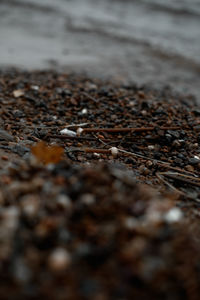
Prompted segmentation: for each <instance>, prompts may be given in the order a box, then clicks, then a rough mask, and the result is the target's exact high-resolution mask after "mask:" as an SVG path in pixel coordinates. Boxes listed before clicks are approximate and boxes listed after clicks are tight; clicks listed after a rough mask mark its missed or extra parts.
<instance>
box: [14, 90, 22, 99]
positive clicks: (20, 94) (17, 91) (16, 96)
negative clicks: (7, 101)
mask: <svg viewBox="0 0 200 300" xmlns="http://www.w3.org/2000/svg"><path fill="white" fill-rule="evenodd" d="M23 95H24V91H23V90H15V91H13V96H14V97H15V98H19V97H21V96H23Z"/></svg>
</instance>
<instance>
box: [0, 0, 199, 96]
mask: <svg viewBox="0 0 200 300" xmlns="http://www.w3.org/2000/svg"><path fill="white" fill-rule="evenodd" d="M199 53H200V0H176V1H173V0H56V1H55V0H0V54H1V55H0V65H1V66H11V65H14V66H19V67H25V68H28V69H33V68H34V69H38V68H49V67H54V68H58V69H64V70H75V71H78V72H80V71H81V72H82V71H87V72H89V73H90V74H94V75H95V76H106V77H109V76H113V77H115V78H116V79H120V80H123V79H124V80H127V79H128V80H134V81H137V82H139V83H147V82H148V83H151V84H152V85H154V86H155V85H158V84H161V85H166V84H172V85H173V86H174V87H175V88H176V89H178V90H184V91H186V92H187V93H194V94H196V95H200V92H199V88H198V86H199V79H200V55H199Z"/></svg>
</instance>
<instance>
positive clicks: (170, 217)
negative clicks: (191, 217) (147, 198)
mask: <svg viewBox="0 0 200 300" xmlns="http://www.w3.org/2000/svg"><path fill="white" fill-rule="evenodd" d="M182 217H183V213H182V211H181V210H180V209H179V208H178V207H174V208H171V209H170V210H169V211H168V212H167V213H166V214H165V221H167V222H168V223H176V222H178V221H180V220H181V218H182Z"/></svg>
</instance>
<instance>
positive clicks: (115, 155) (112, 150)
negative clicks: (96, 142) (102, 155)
mask: <svg viewBox="0 0 200 300" xmlns="http://www.w3.org/2000/svg"><path fill="white" fill-rule="evenodd" d="M109 150H110V152H111V154H112V156H113V157H117V155H118V152H119V151H118V149H117V147H111V148H110V149H109Z"/></svg>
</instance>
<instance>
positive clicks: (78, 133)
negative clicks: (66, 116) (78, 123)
mask: <svg viewBox="0 0 200 300" xmlns="http://www.w3.org/2000/svg"><path fill="white" fill-rule="evenodd" d="M83 130H84V129H83V128H81V127H79V128H78V129H77V131H76V133H77V135H81V133H82V132H83Z"/></svg>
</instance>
